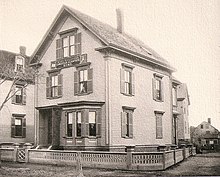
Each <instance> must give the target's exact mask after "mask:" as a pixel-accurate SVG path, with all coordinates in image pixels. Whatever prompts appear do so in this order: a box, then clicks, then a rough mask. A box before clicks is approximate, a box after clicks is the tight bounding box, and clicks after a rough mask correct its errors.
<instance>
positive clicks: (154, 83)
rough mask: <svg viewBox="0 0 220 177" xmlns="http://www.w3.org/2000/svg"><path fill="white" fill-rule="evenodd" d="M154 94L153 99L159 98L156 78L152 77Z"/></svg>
mask: <svg viewBox="0 0 220 177" xmlns="http://www.w3.org/2000/svg"><path fill="white" fill-rule="evenodd" d="M152 94H153V99H154V100H156V98H157V95H156V94H157V93H156V79H155V78H153V79H152Z"/></svg>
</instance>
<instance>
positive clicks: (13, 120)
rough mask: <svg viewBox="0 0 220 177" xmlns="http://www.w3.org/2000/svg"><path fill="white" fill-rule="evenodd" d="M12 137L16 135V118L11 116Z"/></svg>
mask: <svg viewBox="0 0 220 177" xmlns="http://www.w3.org/2000/svg"><path fill="white" fill-rule="evenodd" d="M11 137H12V138H14V137H15V118H14V117H12V118H11Z"/></svg>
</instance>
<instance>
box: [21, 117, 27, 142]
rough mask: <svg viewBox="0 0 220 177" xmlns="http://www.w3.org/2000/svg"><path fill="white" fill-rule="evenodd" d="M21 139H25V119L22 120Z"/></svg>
mask: <svg viewBox="0 0 220 177" xmlns="http://www.w3.org/2000/svg"><path fill="white" fill-rule="evenodd" d="M22 138H26V118H23V119H22Z"/></svg>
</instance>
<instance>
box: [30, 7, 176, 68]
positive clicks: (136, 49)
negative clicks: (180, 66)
mask: <svg viewBox="0 0 220 177" xmlns="http://www.w3.org/2000/svg"><path fill="white" fill-rule="evenodd" d="M66 12H68V14H69V15H71V16H73V17H75V19H77V20H78V21H79V22H80V23H81V24H83V25H84V26H85V27H87V28H88V29H89V30H90V31H91V32H92V33H94V34H95V35H96V36H97V37H98V38H99V39H100V40H101V41H102V42H103V44H104V46H108V47H114V48H116V49H121V50H123V51H127V52H130V53H132V54H135V55H137V56H139V57H142V58H144V59H145V60H147V61H150V62H153V63H156V64H158V65H160V66H163V67H165V68H167V69H169V70H171V71H175V69H174V68H173V67H172V66H171V65H170V64H169V63H168V61H167V60H165V59H164V58H162V57H161V56H160V55H159V54H158V53H156V52H155V51H154V50H153V49H151V48H150V47H148V46H147V45H146V44H144V43H143V42H142V41H140V40H138V39H136V38H134V37H132V36H131V35H128V34H126V33H124V32H123V33H120V32H118V31H117V29H115V28H113V27H112V26H110V25H108V24H106V23H103V22H101V21H99V20H97V19H95V18H93V17H91V16H88V15H86V14H83V13H81V12H79V11H78V10H75V9H73V8H71V7H68V6H65V5H64V6H63V7H62V8H61V10H60V12H59V13H58V15H57V17H56V18H55V20H54V22H53V23H52V25H51V27H50V28H49V30H48V31H47V33H46V35H45V36H44V38H43V39H42V41H41V42H40V44H39V46H38V47H37V49H36V50H35V52H34V53H33V55H32V58H33V59H32V61H31V64H33V63H37V62H38V61H37V59H34V56H35V55H36V54H37V53H38V50H39V49H40V48H41V45H43V44H44V43H45V40H47V36H48V35H49V34H50V30H52V29H53V28H54V25H56V23H57V21H58V20H59V18H60V17H61V16H62V15H63V14H65V13H66ZM48 41H49V40H48Z"/></svg>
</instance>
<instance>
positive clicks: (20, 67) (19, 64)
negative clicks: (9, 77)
mask: <svg viewBox="0 0 220 177" xmlns="http://www.w3.org/2000/svg"><path fill="white" fill-rule="evenodd" d="M24 64H25V59H24V57H22V56H16V58H15V71H16V72H17V71H18V72H23V71H24Z"/></svg>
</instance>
